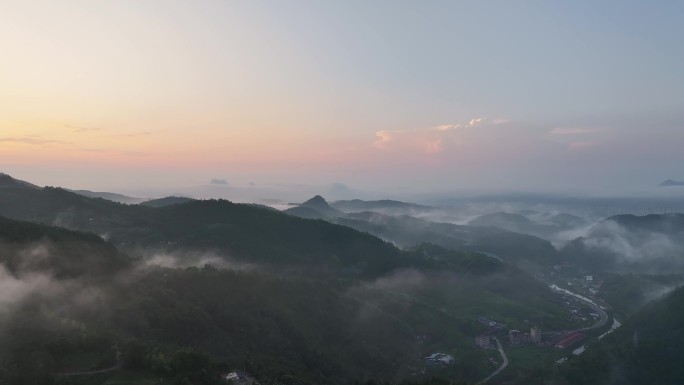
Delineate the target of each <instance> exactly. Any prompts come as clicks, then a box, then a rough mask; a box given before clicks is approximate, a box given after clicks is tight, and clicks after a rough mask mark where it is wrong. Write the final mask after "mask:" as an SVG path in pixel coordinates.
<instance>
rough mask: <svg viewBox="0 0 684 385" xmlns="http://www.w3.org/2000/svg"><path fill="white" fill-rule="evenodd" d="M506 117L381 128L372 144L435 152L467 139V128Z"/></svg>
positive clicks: (498, 121)
mask: <svg viewBox="0 0 684 385" xmlns="http://www.w3.org/2000/svg"><path fill="white" fill-rule="evenodd" d="M506 122H508V120H506V119H501V118H497V119H489V118H474V119H470V120H468V121H465V122H461V123H452V124H443V125H439V126H434V127H428V128H421V129H415V130H381V131H377V132H376V133H375V135H376V136H377V139H376V141H375V142H374V143H373V145H374V146H375V147H376V148H377V149H380V150H384V151H390V150H392V151H400V152H405V153H406V152H412V153H420V154H428V155H429V154H437V153H441V152H444V151H445V150H446V148H448V147H449V146H454V145H463V144H465V143H467V142H468V141H469V139H468V136H469V133H468V132H467V131H466V130H465V129H468V128H472V127H476V126H480V125H482V126H484V125H495V124H503V123H506Z"/></svg>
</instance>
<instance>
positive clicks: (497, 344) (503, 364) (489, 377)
mask: <svg viewBox="0 0 684 385" xmlns="http://www.w3.org/2000/svg"><path fill="white" fill-rule="evenodd" d="M494 341H496V348H497V349H498V350H499V354H501V358H502V359H503V363H502V364H501V366H499V367H498V368H497V369H496V370H495V371H494V372H493V373H492V374H490V375H489V376H487V378H485V379H484V380H482V381H480V382H479V383H481V384H484V383H486V382H488V381H489V380H491V379H492V378H493V377H494V376H496V375H497V374H499V373H501V371H502V370H504V369H506V367H507V366H508V357H507V356H506V352H504V350H503V347H502V346H501V342H499V340H498V339H497V338H494Z"/></svg>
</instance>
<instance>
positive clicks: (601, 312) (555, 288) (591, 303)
mask: <svg viewBox="0 0 684 385" xmlns="http://www.w3.org/2000/svg"><path fill="white" fill-rule="evenodd" d="M549 287H550V288H551V290H553V291H555V292H557V293H562V294H567V295H571V296H573V297H575V298H577V299H579V300H580V301H582V302H584V303H586V304H587V305H589V306H591V307H592V308H593V309H594V310H596V312H597V313H599V316H600V317H601V318H600V319H599V320H598V322H596V323H595V324H593V325H591V326H587V327H584V328H581V329H577V330H573V332H584V331H587V330H592V329H598V328H600V327H602V326H603V325H605V324H606V322H608V313H606V311H605V310H603V309H601V306H599V305H598V304H597V303H596V302H594V301H592V300H591V299H589V298H587V297H585V296H582V295H579V294H577V293H573V292H571V291H570V290H567V289H561V288H560V287H558V286H556V285H551V286H549Z"/></svg>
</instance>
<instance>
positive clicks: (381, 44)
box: [0, 0, 684, 194]
mask: <svg viewBox="0 0 684 385" xmlns="http://www.w3.org/2000/svg"><path fill="white" fill-rule="evenodd" d="M683 13H684V3H679V2H666V1H653V2H647V3H646V2H639V1H620V2H601V3H596V2H591V1H576V2H571V3H569V2H551V3H544V4H536V3H517V2H507V1H494V2H441V1H426V2H395V1H388V0H380V1H373V2H362V1H342V2H319V1H313V0H294V1H291V2H290V1H289V2H279V1H273V0H256V1H218V2H211V1H210V2H200V3H189V2H184V1H180V0H168V1H162V0H150V1H145V2H139V1H133V0H122V1H116V2H98V3H93V2H90V1H85V0H70V1H64V2H53V1H47V0H26V1H8V2H3V4H2V5H0V47H2V48H3V55H4V57H6V58H8V60H4V61H3V62H2V63H0V84H2V85H3V86H2V89H0V105H2V106H3V114H2V116H0V154H1V155H2V160H3V165H2V167H3V168H4V170H5V171H6V172H7V173H9V174H12V175H17V176H19V177H21V178H24V179H29V180H34V181H36V182H37V183H40V184H44V185H55V184H64V185H69V186H73V187H74V188H80V189H90V190H103V191H108V190H113V189H117V190H119V189H122V190H123V191H125V190H126V189H129V190H132V189H136V188H142V189H154V188H157V187H162V188H164V189H169V190H171V191H173V189H174V188H177V189H182V188H186V187H187V186H197V185H201V184H204V183H205V182H206V181H210V180H212V179H225V180H226V183H227V185H228V186H231V185H233V186H235V185H249V183H254V184H256V185H270V184H274V183H284V184H290V185H296V184H306V185H314V186H318V185H329V184H333V183H342V184H345V185H348V186H350V187H351V188H353V189H358V190H361V191H371V192H373V191H389V192H392V191H395V192H400V193H404V192H407V193H426V192H430V191H458V190H463V189H466V190H472V191H572V192H573V193H587V194H619V193H625V192H626V193H627V194H634V193H641V191H642V190H649V189H650V187H651V186H654V185H657V184H658V183H660V182H662V181H664V180H666V179H675V180H682V179H684V175H682V174H681V173H682V171H681V165H682V164H684V151H682V146H681V143H682V132H684V99H682V97H681V95H682V94H684V49H682V47H684V29H683V28H681V20H680V17H679V16H680V15H681V14H683ZM124 26H125V27H124Z"/></svg>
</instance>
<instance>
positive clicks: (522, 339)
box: [508, 326, 542, 345]
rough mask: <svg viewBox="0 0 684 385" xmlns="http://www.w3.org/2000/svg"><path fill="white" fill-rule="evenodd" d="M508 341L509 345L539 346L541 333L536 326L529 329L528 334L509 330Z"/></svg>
mask: <svg viewBox="0 0 684 385" xmlns="http://www.w3.org/2000/svg"><path fill="white" fill-rule="evenodd" d="M508 341H509V342H510V343H511V345H528V344H534V345H541V344H542V331H541V329H540V328H538V327H536V326H535V327H533V328H531V329H530V332H529V333H524V332H521V331H520V330H509V331H508Z"/></svg>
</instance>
